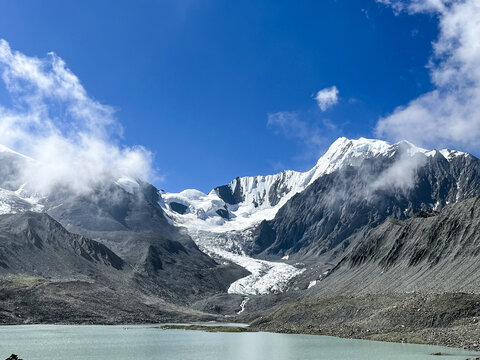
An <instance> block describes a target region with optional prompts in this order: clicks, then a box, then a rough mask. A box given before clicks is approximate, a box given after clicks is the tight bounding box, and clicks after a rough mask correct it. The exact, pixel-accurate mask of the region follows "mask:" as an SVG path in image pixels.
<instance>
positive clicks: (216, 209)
mask: <svg viewBox="0 0 480 360" xmlns="http://www.w3.org/2000/svg"><path fill="white" fill-rule="evenodd" d="M437 151H438V152H439V153H440V154H441V155H442V156H444V157H445V158H446V159H447V160H449V161H450V160H451V159H453V158H454V157H456V156H464V155H468V154H467V153H463V152H460V151H453V150H449V149H443V150H426V149H423V148H420V147H417V146H415V145H413V144H411V143H410V142H408V141H400V142H398V143H395V144H390V143H388V142H386V141H383V140H377V139H366V138H359V139H347V138H345V137H340V138H338V139H337V140H336V141H335V142H333V144H332V145H331V146H330V147H329V148H328V150H327V151H326V152H325V154H323V155H322V156H321V157H320V158H319V160H318V161H317V163H316V164H315V166H314V167H313V168H312V169H311V170H309V171H306V172H298V171H293V170H285V171H282V172H280V173H278V174H274V175H266V176H263V175H262V176H247V177H239V178H236V179H234V180H232V181H231V182H230V183H228V184H227V185H224V186H219V187H217V188H215V189H213V190H212V191H210V192H209V193H208V194H204V193H202V192H200V191H198V190H191V189H189V190H184V191H182V192H180V193H163V194H162V198H163V200H164V208H165V211H166V213H167V214H168V215H169V216H170V218H171V219H172V220H173V221H174V223H176V224H178V225H183V226H186V227H187V228H188V227H191V228H195V229H201V230H207V231H214V232H226V231H230V230H241V229H244V228H247V227H250V226H252V225H254V224H255V223H258V222H260V221H262V220H268V219H272V218H273V217H274V216H275V214H276V213H277V211H278V210H279V209H280V208H281V207H282V206H283V205H284V204H285V203H286V202H287V201H288V200H289V199H290V198H291V197H292V196H293V195H295V194H296V193H298V192H301V191H303V190H304V189H305V188H306V187H307V186H308V185H310V184H311V183H312V182H314V181H315V180H316V179H318V178H319V177H321V176H323V175H325V174H329V173H332V172H334V171H335V170H338V169H340V168H342V167H344V166H346V165H349V166H359V165H360V164H361V163H362V162H363V161H364V160H365V159H369V158H374V157H377V156H383V157H391V156H394V154H396V153H397V152H401V153H402V154H406V155H407V156H416V155H417V154H423V155H425V156H428V157H430V156H435V154H436V153H437Z"/></svg>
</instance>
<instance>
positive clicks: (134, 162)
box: [0, 40, 153, 192]
mask: <svg viewBox="0 0 480 360" xmlns="http://www.w3.org/2000/svg"><path fill="white" fill-rule="evenodd" d="M0 74H1V77H2V80H3V82H4V85H5V88H6V90H7V91H8V93H9V94H10V96H11V99H12V106H8V107H7V106H6V105H4V106H0V144H4V145H6V146H8V147H10V148H13V149H15V150H17V151H19V152H21V153H24V154H26V155H29V156H30V157H32V158H34V159H36V160H37V162H35V163H32V164H30V165H29V166H28V167H27V168H26V169H24V171H23V174H21V175H22V176H23V177H24V180H25V181H29V182H30V186H32V187H35V190H36V191H41V192H45V191H49V190H51V189H52V188H53V187H54V186H56V185H58V184H62V185H68V186H70V187H71V188H72V189H75V190H78V191H86V190H88V189H90V188H91V187H92V186H95V184H98V183H99V182H102V181H105V180H107V179H108V180H111V179H112V178H115V177H119V176H123V175H127V176H132V177H139V178H143V179H148V178H150V177H151V176H152V174H153V172H152V170H151V161H152V156H151V153H150V152H149V151H148V150H147V149H145V148H143V147H141V146H135V147H126V146H122V145H120V140H121V136H122V127H121V125H120V124H119V123H118V121H117V119H116V118H115V111H114V109H113V108H112V107H110V106H106V105H103V104H101V103H99V102H97V101H96V100H94V99H93V98H92V97H90V96H89V95H88V94H87V92H86V90H85V89H84V87H83V86H82V84H81V82H80V80H79V79H78V78H77V76H75V74H73V73H72V72H71V71H70V70H69V69H68V68H67V66H66V64H65V62H64V61H63V60H62V59H61V58H60V57H58V56H57V55H55V54H54V53H49V54H48V56H47V57H45V58H42V59H40V58H36V57H29V56H26V55H24V54H22V53H20V52H18V51H12V49H11V48H10V45H9V44H8V43H7V42H6V41H5V40H0Z"/></svg>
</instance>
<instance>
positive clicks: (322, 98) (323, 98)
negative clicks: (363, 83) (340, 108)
mask: <svg viewBox="0 0 480 360" xmlns="http://www.w3.org/2000/svg"><path fill="white" fill-rule="evenodd" d="M315 100H316V101H317V104H318V107H319V108H320V109H321V110H322V111H325V110H327V109H328V108H330V107H332V106H333V105H335V104H336V103H338V89H337V87H336V86H332V87H329V88H325V89H322V90H320V91H319V92H317V95H315Z"/></svg>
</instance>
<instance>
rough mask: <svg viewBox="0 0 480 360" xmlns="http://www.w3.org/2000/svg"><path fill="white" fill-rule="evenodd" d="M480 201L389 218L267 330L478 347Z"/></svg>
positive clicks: (265, 321) (269, 319) (270, 318)
mask: <svg viewBox="0 0 480 360" xmlns="http://www.w3.org/2000/svg"><path fill="white" fill-rule="evenodd" d="M479 204H480V197H474V198H471V199H467V200H464V201H461V202H459V203H456V204H451V205H448V206H446V207H445V208H444V209H443V210H442V211H441V212H439V213H438V212H420V213H418V214H417V215H416V216H415V217H413V218H410V219H407V220H397V219H394V218H389V219H387V220H386V221H385V222H383V223H382V224H381V225H379V226H377V227H375V228H373V229H372V230H370V231H368V232H367V233H366V235H365V236H364V237H363V238H362V239H361V240H360V241H359V242H358V244H357V245H356V246H355V247H354V248H353V249H352V250H351V252H350V253H349V254H347V255H346V256H345V257H344V258H343V259H342V260H341V261H340V262H339V264H338V265H337V266H336V267H334V268H333V269H332V270H331V271H330V272H329V273H328V274H324V275H323V276H321V277H320V278H318V279H317V280H316V283H315V285H313V286H311V287H310V288H309V289H308V290H306V291H305V293H304V297H303V298H300V299H298V298H297V299H296V301H291V302H288V303H287V304H286V305H283V306H280V307H277V308H276V309H274V310H273V311H271V312H270V313H269V314H268V315H266V316H260V317H259V318H258V319H257V320H255V322H254V324H255V326H256V327H258V328H259V329H262V330H275V331H286V332H308V333H323V334H329V335H338V336H347V337H359V338H367V339H379V340H391V341H410V342H426V343H438V344H444V345H450V346H467V347H469V348H472V349H473V348H475V349H479V348H480V347H479V345H478V344H479V341H478V339H479V337H480V322H479V320H480V295H479V293H478V289H479V285H480V265H479V264H480V208H479Z"/></svg>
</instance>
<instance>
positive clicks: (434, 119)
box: [376, 0, 480, 150]
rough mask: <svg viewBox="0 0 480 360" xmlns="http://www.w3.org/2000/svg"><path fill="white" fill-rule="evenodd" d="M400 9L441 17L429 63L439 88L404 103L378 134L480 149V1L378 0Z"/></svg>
mask: <svg viewBox="0 0 480 360" xmlns="http://www.w3.org/2000/svg"><path fill="white" fill-rule="evenodd" d="M377 1H378V2H381V3H383V4H386V5H389V6H392V7H393V9H395V11H406V12H408V13H410V14H415V13H431V14H435V15H436V16H437V17H438V21H439V37H438V39H437V40H436V42H435V43H434V44H433V51H434V53H433V56H432V58H431V60H430V63H429V68H430V75H431V80H432V84H433V85H434V86H435V89H434V90H433V91H431V92H428V93H425V94H423V95H421V96H420V97H418V98H416V99H414V100H412V101H411V102H410V103H409V104H407V105H406V106H402V107H398V108H397V109H395V110H394V112H393V113H392V114H391V115H389V116H387V117H386V118H383V119H380V120H379V122H378V124H377V126H376V133H377V135H378V136H385V137H387V138H389V139H391V140H401V139H408V140H411V141H412V142H415V143H417V144H421V145H424V146H430V147H442V146H444V144H449V145H453V146H459V147H463V148H465V149H467V150H479V149H480V37H479V34H480V21H479V20H478V19H480V2H479V1H478V0H459V1H451V0H411V1H395V0H377Z"/></svg>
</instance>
